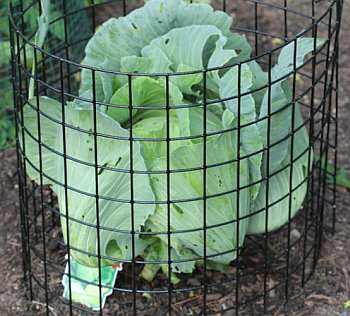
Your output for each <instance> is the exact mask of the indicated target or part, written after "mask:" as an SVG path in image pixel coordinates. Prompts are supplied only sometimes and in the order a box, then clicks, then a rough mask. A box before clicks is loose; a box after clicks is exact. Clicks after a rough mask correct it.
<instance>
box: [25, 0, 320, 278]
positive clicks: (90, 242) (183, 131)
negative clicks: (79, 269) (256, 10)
mask: <svg viewBox="0 0 350 316" xmlns="http://www.w3.org/2000/svg"><path fill="white" fill-rule="evenodd" d="M187 2H188V1H187ZM200 2H203V1H200ZM231 24H232V18H231V17H230V16H228V15H227V14H225V13H224V12H220V11H214V10H213V8H212V7H211V6H209V5H208V4H204V3H191V4H189V3H186V2H185V1H182V0H173V1H164V0H150V1H147V2H146V4H145V5H144V6H143V7H142V8H140V9H137V10H134V11H133V12H131V13H130V14H129V15H127V16H125V17H121V18H119V19H115V18H112V19H110V20H109V21H107V22H106V23H104V24H103V25H102V26H101V27H100V28H99V29H98V31H97V32H96V34H95V35H94V36H93V37H92V38H91V40H90V41H89V43H88V44H87V46H86V49H85V53H86V54H85V58H84V60H83V62H82V63H83V64H85V65H88V66H92V67H100V68H101V69H104V70H107V71H109V73H106V72H102V71H99V70H98V69H96V70H95V71H94V72H91V71H89V70H87V69H85V70H83V71H82V76H81V86H80V90H79V96H80V100H74V102H72V103H68V104H66V105H65V106H64V107H62V105H61V104H60V103H58V102H57V101H54V100H51V99H48V98H45V97H41V98H40V99H39V101H40V113H39V114H40V117H41V128H42V131H45V133H42V143H43V144H44V145H43V148H42V158H43V164H42V167H43V172H44V175H45V177H44V179H43V184H48V185H51V186H52V188H53V190H54V191H55V192H56V193H57V196H58V199H59V206H60V210H61V222H62V228H63V232H64V236H65V239H66V242H67V243H68V242H69V244H70V246H71V247H73V251H72V253H71V255H72V256H73V257H74V258H75V259H76V260H77V261H78V262H79V263H81V264H84V265H87V266H92V267H94V266H96V265H97V262H98V261H97V258H96V255H97V253H98V249H97V240H98V238H99V239H100V240H101V255H102V256H103V260H102V262H103V264H104V265H109V264H111V263H112V262H113V258H112V257H114V259H118V260H131V259H132V258H131V257H132V253H131V250H132V246H133V245H132V240H131V234H130V231H131V229H132V227H131V214H132V210H131V206H130V203H129V202H130V199H131V198H132V197H131V193H132V192H133V194H134V196H133V199H134V200H135V204H134V224H135V227H134V228H135V230H136V231H137V232H143V231H146V232H147V233H153V235H152V237H150V236H148V237H146V236H145V234H144V235H143V236H141V235H140V234H139V233H136V234H135V247H136V248H135V249H136V252H135V255H140V256H143V257H144V258H145V259H146V260H148V261H151V262H152V261H154V262H158V263H153V264H152V263H149V264H147V265H145V267H144V269H143V271H142V273H141V275H142V276H143V277H144V278H145V279H146V280H149V281H151V280H152V279H153V278H154V277H155V275H156V273H157V272H158V271H159V270H160V269H161V270H162V271H163V272H164V273H168V272H169V271H168V261H169V259H171V261H172V263H171V265H170V266H171V271H170V272H171V273H170V274H171V281H172V282H173V283H176V282H179V280H180V279H179V277H178V275H177V274H178V273H191V272H192V271H193V270H194V269H195V267H196V266H200V265H202V264H203V259H202V258H203V256H204V255H205V254H206V255H207V256H208V257H209V259H208V268H210V269H215V270H220V271H224V270H225V269H226V268H227V266H228V265H229V264H230V262H231V261H233V260H234V259H235V258H236V256H237V253H238V251H239V250H238V249H239V248H240V247H242V245H243V243H244V239H245V236H246V234H258V233H263V232H265V230H266V227H265V218H266V213H268V214H269V216H268V227H267V230H268V231H273V230H275V229H278V228H279V227H281V226H282V225H284V224H285V223H287V222H288V220H289V217H293V216H294V215H295V214H296V213H297V211H298V210H299V209H300V208H301V207H302V203H303V200H304V197H305V194H306V187H307V183H306V179H307V176H308V172H309V171H308V170H307V168H308V165H309V164H308V162H309V157H310V154H311V158H312V155H313V153H312V149H311V148H310V146H309V137H308V134H307V130H306V128H305V126H304V122H303V118H302V115H301V112H300V107H299V105H298V104H297V103H295V102H293V97H292V93H291V88H290V84H289V82H288V76H289V75H290V74H291V73H293V70H294V67H293V64H291V60H293V57H294V56H293V54H294V43H292V44H288V45H286V46H285V47H284V48H283V49H282V51H281V54H280V57H279V59H278V63H277V65H275V66H274V67H273V69H272V77H273V78H272V79H273V81H274V84H273V85H272V87H271V89H270V90H268V89H267V88H266V86H267V84H268V76H267V73H265V72H264V71H263V70H262V69H261V67H260V65H259V64H258V63H256V62H249V63H243V64H239V63H240V62H242V61H246V60H247V59H249V58H250V54H251V51H252V49H251V47H250V45H249V43H248V41H247V39H246V38H245V36H243V35H240V34H236V33H233V32H231V30H230V27H231ZM313 43H314V40H313V39H308V38H302V39H300V40H299V41H298V43H297V45H298V47H297V49H296V52H297V56H296V60H297V65H296V67H299V66H301V65H302V63H303V61H304V59H305V56H306V55H307V54H308V53H310V52H311V51H312V50H313V48H314V45H313ZM322 43H323V41H322V40H318V39H317V45H316V46H317V47H319V46H320V45H321V44H322ZM221 66H225V69H219V68H220V67H221ZM164 72H165V73H166V74H164ZM161 73H163V74H161ZM93 79H95V82H94V83H93ZM93 87H94V88H95V92H96V93H95V94H94V96H96V99H95V100H94V101H97V104H98V106H97V115H96V116H97V117H96V119H97V130H98V136H97V139H96V143H97V148H95V146H94V140H95V139H94V136H93V133H92V131H93V130H94V124H93V122H94V120H93V114H94V111H93V106H96V103H95V102H92V96H93V93H92V89H93ZM259 88H261V90H260V91H255V90H256V89H259ZM84 98H85V99H84ZM81 99H83V101H82V100H81ZM30 103H33V104H32V106H30V105H27V106H26V107H25V121H24V122H25V123H24V124H25V127H26V131H27V132H30V133H31V134H32V135H34V137H37V135H38V130H37V128H38V127H37V123H38V122H37V116H38V113H37V107H36V102H35V100H32V101H31V102H30ZM63 109H64V112H65V118H66V124H67V125H66V127H65V129H64V130H65V137H66V149H65V150H66V155H67V161H66V163H65V162H64V160H63V158H62V156H61V155H60V154H62V153H63V152H64V150H63V149H64V148H63V143H62V140H63V136H64V134H63V128H62V125H60V124H58V123H59V122H60V121H61V120H62V110H63ZM269 109H270V110H271V113H270V111H269ZM269 114H270V117H269ZM292 115H294V116H295V120H294V122H295V126H293V129H292V126H291V122H292V119H291V117H292ZM292 130H294V131H297V132H295V133H294V134H293V136H290V134H291V131H292ZM268 131H270V135H267V133H268ZM205 133H206V135H204V134H205ZM105 134H108V135H111V137H104V136H102V135H105ZM130 134H131V135H132V137H133V138H134V140H133V155H132V157H133V169H134V171H135V172H134V173H133V177H132V179H133V181H131V178H130V173H129V172H128V170H129V169H130V167H131V165H130V159H131V152H130V139H129V137H130ZM292 137H293V139H292ZM268 139H270V142H268ZM292 140H293V152H292V146H291V142H292ZM26 145H27V147H28V150H27V153H28V154H27V155H28V157H29V159H30V161H31V163H32V167H29V168H28V173H29V176H30V177H31V178H32V179H33V180H35V181H37V182H40V177H39V174H40V173H39V171H40V170H39V167H38V166H40V164H39V151H38V144H37V141H35V140H33V139H32V138H31V137H30V135H29V134H28V133H27V136H26ZM267 145H270V146H271V147H270V148H269V151H268V152H267ZM272 145H273V146H272ZM95 150H97V153H98V154H97V160H98V161H97V163H98V170H97V178H98V180H99V181H98V192H97V193H98V195H97V197H96V183H95V181H96V180H95V178H96V170H95V168H94V164H95V155H94V153H95ZM310 151H311V152H310ZM291 158H293V162H292V164H291V161H292V160H291ZM238 159H239V163H238ZM268 159H269V160H268ZM268 165H269V169H267V166H268ZM291 165H292V167H291ZM203 166H204V167H203ZM65 169H66V170H67V178H65V176H64V173H63V172H62V170H65ZM121 169H122V170H121ZM169 169H170V170H169ZM291 169H292V170H291ZM291 176H292V179H290V177H291ZM266 177H267V178H268V180H266V179H265V178H266ZM263 179H264V180H263ZM65 182H66V184H67V186H68V188H69V189H68V193H67V202H68V209H67V205H66V196H65V191H64V189H63V187H62V184H64V183H65ZM131 183H133V185H134V187H133V188H134V189H133V190H131ZM290 184H291V187H290ZM168 186H169V187H168ZM267 187H268V191H269V192H268V197H269V199H268V201H266V196H267V193H266V190H267ZM131 191H132V192H131ZM290 192H293V193H292V194H289V193H290ZM84 193H85V194H84ZM204 201H205V202H204ZM96 205H98V208H99V214H100V218H99V224H100V226H101V227H102V228H101V230H100V236H97V231H96V229H95V227H94V225H96V224H97V218H96ZM266 206H267V207H268V210H266ZM250 214H251V216H250V217H249V215H250ZM67 215H68V216H69V217H70V220H69V224H67V221H66V216H67ZM168 217H170V218H168ZM168 220H169V221H168ZM86 223H87V224H89V226H86V225H85V226H84V224H86ZM168 224H169V225H170V230H171V234H170V243H169V238H168V233H169V232H168ZM67 227H69V232H70V234H69V240H68V234H67ZM205 227H206V228H205ZM238 230H239V236H237V231H238ZM204 231H205V233H204ZM205 246H206V249H204V247H205ZM169 247H170V248H169ZM168 249H170V255H171V258H168ZM86 252H89V253H91V254H92V255H87V254H86ZM178 261H180V262H178Z"/></svg>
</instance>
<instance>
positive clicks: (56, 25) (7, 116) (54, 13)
mask: <svg viewBox="0 0 350 316" xmlns="http://www.w3.org/2000/svg"><path fill="white" fill-rule="evenodd" d="M12 3H13V5H14V6H16V4H18V3H19V2H18V0H13V1H12ZM38 3H40V4H45V3H46V6H48V5H49V8H47V9H48V12H47V19H48V21H49V23H50V26H49V30H48V31H49V35H50V36H49V39H47V40H46V41H45V47H46V48H49V49H53V48H54V47H55V46H58V45H61V43H62V40H64V37H65V27H64V21H63V19H62V18H61V17H62V15H63V7H62V1H61V0H51V1H45V2H44V3H42V1H38ZM31 4H32V0H23V7H24V8H27V7H30V9H28V10H27V11H26V14H25V15H24V24H25V26H24V29H25V31H26V35H28V36H33V34H35V33H36V30H38V32H37V36H38V34H39V33H40V28H38V25H40V24H41V25H45V23H44V24H43V21H41V20H40V18H39V19H38V7H37V6H36V5H33V6H32V5H31ZM82 6H84V0H79V1H77V0H67V7H68V8H69V10H71V11H73V12H74V11H75V10H76V11H78V12H79V13H77V14H75V15H74V17H72V18H70V19H68V23H67V35H68V38H69V40H71V41H77V40H79V39H80V38H83V37H85V36H86V35H87V34H85V33H87V32H88V31H86V32H84V31H83V30H89V29H90V24H89V21H88V18H87V15H86V13H85V12H84V11H79V9H80V8H81V7H82ZM46 27H47V25H46ZM77 29H79V32H77V31H76V30H77ZM8 32H9V30H8V1H0V100H1V102H0V150H2V149H5V148H8V147H11V146H13V145H14V139H15V128H14V115H13V96H12V84H11V80H10V68H11V67H10V49H9V48H10V42H9V34H8ZM41 37H42V35H41ZM36 40H39V41H41V40H40V39H38V38H37V39H36ZM39 44H40V43H39ZM41 44H43V43H41ZM40 46H41V45H40ZM81 51H82V50H81ZM79 53H80V52H79V47H78V46H75V51H74V52H73V53H72V54H71V57H73V56H76V55H77V54H79ZM31 55H32V54H31V52H30V49H29V48H28V49H27V65H28V68H29V70H31V68H32V59H33V58H32V57H31ZM38 57H40V56H38ZM31 90H32V89H31Z"/></svg>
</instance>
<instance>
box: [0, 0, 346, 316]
mask: <svg viewBox="0 0 350 316" xmlns="http://www.w3.org/2000/svg"><path fill="white" fill-rule="evenodd" d="M269 18H271V17H269ZM349 33H350V0H345V6H344V16H343V31H342V35H341V52H340V91H339V95H340V96H341V97H340V104H339V155H338V162H339V165H341V166H343V167H345V169H346V170H347V171H348V173H350V159H349V157H350V124H349V122H350V58H349V52H350V37H349ZM327 216H328V217H327ZM327 216H326V218H325V222H326V223H327V222H330V221H331V218H330V216H329V215H327ZM0 219H1V221H0V316H14V315H16V316H17V315H18V316H32V315H44V314H45V308H44V304H43V301H42V300H37V301H30V300H29V299H28V295H27V294H28V293H27V291H26V290H25V288H24V286H23V273H22V267H21V264H22V256H21V238H20V225H19V202H18V185H17V173H16V154H15V151H14V150H8V151H4V152H0ZM349 239H350V192H349V191H346V190H345V189H342V188H339V190H338V202H337V223H336V232H335V234H334V235H333V234H331V232H330V230H329V229H326V230H325V240H324V245H323V247H322V252H321V257H320V260H319V262H318V265H317V267H316V271H315V274H314V276H313V277H312V278H311V280H310V281H309V282H308V283H307V284H306V286H305V288H304V289H303V290H302V291H301V292H298V294H297V295H295V297H293V298H292V300H291V302H290V303H289V304H287V305H281V304H280V297H279V295H278V293H275V294H274V295H275V298H274V297H270V306H271V311H273V312H271V315H274V316H284V315H285V316H287V315H291V316H301V315H308V316H350V312H349V313H348V314H347V311H346V309H345V308H344V302H346V301H347V300H349V299H350V240H349ZM53 250H54V249H53ZM211 277H213V278H214V277H215V278H218V281H220V278H223V279H224V278H225V275H222V276H220V273H215V274H213V275H211ZM223 281H224V280H223ZM56 282H58V283H59V282H60V280H59V279H58V280H57V281H56ZM189 282H192V283H193V284H192V285H195V284H194V283H195V282H196V280H195V279H192V280H189ZM59 295H60V293H59V292H57V296H59ZM196 299H197V298H196V297H194V298H192V303H193V301H194V300H196ZM198 299H199V298H198ZM208 299H209V302H210V301H213V302H216V301H221V302H225V300H228V299H229V298H228V297H226V296H225V293H224V292H220V291H218V293H213V294H210V296H208ZM122 301H123V298H121V302H122ZM190 302H191V300H190V301H189V300H183V301H180V302H179V304H178V303H177V304H176V306H175V309H177V310H178V311H179V312H178V314H179V315H186V314H189V315H191V314H195V312H196V311H195V310H194V311H191V309H190V308H188V307H187V304H188V303H190ZM165 303H166V302H165ZM118 304H119V306H118ZM146 304H147V301H146V300H140V302H139V305H138V309H140V310H142V311H143V312H142V313H141V314H142V315H165V311H164V309H163V307H162V305H164V302H161V301H160V302H155V303H153V304H152V305H146ZM112 305H114V307H115V306H118V307H117V309H118V311H117V312H116V313H115V315H118V316H119V315H128V314H127V312H125V311H124V310H123V309H124V308H123V306H124V305H123V304H121V303H120V302H118V297H115V296H113V297H112V298H111V300H110V302H109V304H107V308H110V307H111V306H112ZM258 305H259V304H258ZM175 312H176V311H175ZM50 313H51V315H53V316H58V315H60V316H65V315H66V312H64V311H63V310H62V309H61V304H60V300H58V299H56V300H53V303H52V304H50ZM77 315H78V314H77ZM79 315H80V314H79ZM81 315H83V314H81ZM226 315H231V314H230V313H227V314H226ZM232 315H233V314H232ZM244 315H247V316H254V315H257V316H260V315H262V310H261V306H251V307H250V308H249V309H248V310H247V312H246V313H245V314H244Z"/></svg>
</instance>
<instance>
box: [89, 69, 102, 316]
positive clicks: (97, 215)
mask: <svg viewBox="0 0 350 316" xmlns="http://www.w3.org/2000/svg"><path fill="white" fill-rule="evenodd" d="M91 75H92V78H91V79H92V108H93V124H94V160H95V161H94V162H95V165H94V168H95V205H96V226H97V227H96V228H97V261H98V292H99V305H100V310H99V315H100V316H102V315H103V310H102V271H101V237H100V229H101V228H100V197H99V183H98V176H99V175H98V174H99V171H98V165H99V163H98V142H97V137H98V136H97V104H96V73H95V70H94V69H92V70H91ZM101 168H102V167H101Z"/></svg>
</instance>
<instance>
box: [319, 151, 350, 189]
mask: <svg viewBox="0 0 350 316" xmlns="http://www.w3.org/2000/svg"><path fill="white" fill-rule="evenodd" d="M314 160H315V163H319V162H320V156H318V155H315V158H314ZM321 168H322V169H323V170H324V171H325V172H326V176H327V182H328V183H330V184H333V183H334V181H335V184H336V185H337V186H338V187H342V188H345V189H348V190H350V177H349V174H348V172H347V170H346V169H345V168H344V167H339V168H337V170H336V169H335V166H334V164H333V163H332V162H331V161H328V163H326V159H325V158H324V157H322V159H321ZM334 174H336V177H335V180H334V177H333V176H332V175H334Z"/></svg>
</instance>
